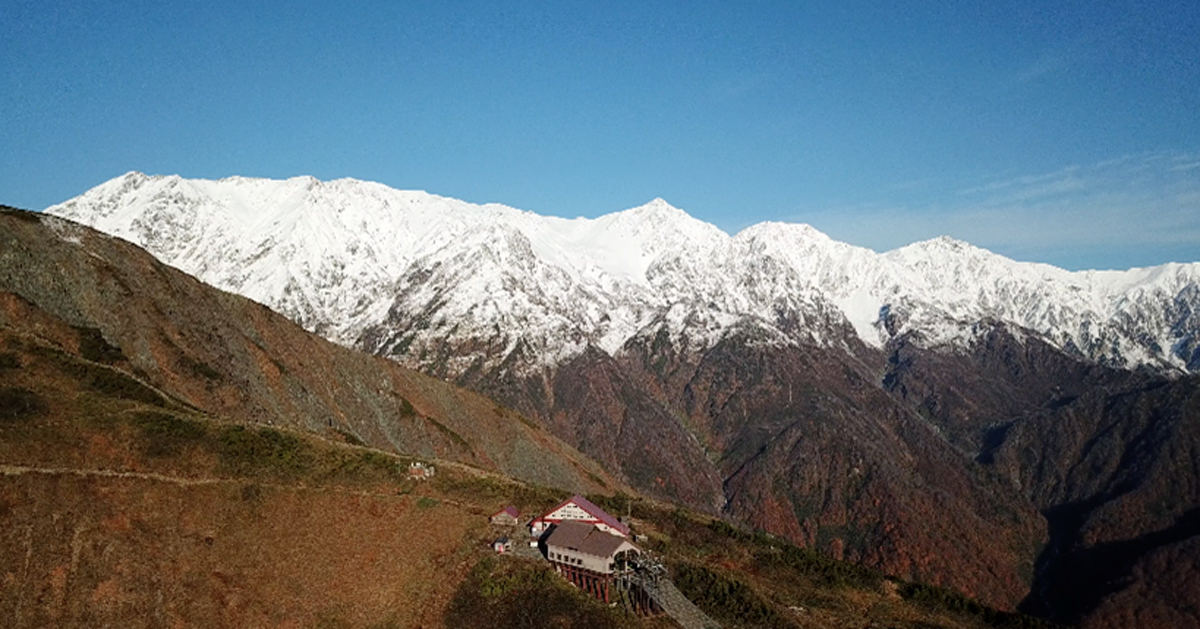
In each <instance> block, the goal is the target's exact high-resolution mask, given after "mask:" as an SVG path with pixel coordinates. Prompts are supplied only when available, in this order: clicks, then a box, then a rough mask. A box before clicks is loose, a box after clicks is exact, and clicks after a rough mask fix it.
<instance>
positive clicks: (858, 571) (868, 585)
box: [754, 544, 883, 591]
mask: <svg viewBox="0 0 1200 629" xmlns="http://www.w3.org/2000/svg"><path fill="white" fill-rule="evenodd" d="M754 556H755V558H756V559H757V560H758V561H760V562H762V563H763V564H764V565H771V564H776V565H782V566H784V567H787V568H790V569H791V570H794V571H796V572H799V573H800V574H804V575H807V576H809V577H811V578H813V579H815V580H816V581H817V582H819V583H822V584H824V585H828V586H833V587H851V588H856V589H859V590H872V591H874V590H878V589H879V587H880V585H882V583H883V573H881V572H879V571H878V570H875V569H873V568H868V567H866V566H863V565H860V564H856V563H851V562H849V561H837V560H835V559H832V558H830V557H827V556H825V555H823V554H821V553H819V552H817V551H815V550H812V549H811V548H799V547H797V546H793V545H791V544H783V545H781V546H780V547H779V549H778V551H777V552H772V551H771V550H770V549H761V548H760V549H758V550H757V552H755V554H754Z"/></svg>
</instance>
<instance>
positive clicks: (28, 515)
mask: <svg viewBox="0 0 1200 629" xmlns="http://www.w3.org/2000/svg"><path fill="white" fill-rule="evenodd" d="M0 383H2V384H0V625H2V626H5V627H14V628H24V627H44V626H63V627H100V626H114V627H151V626H153V627H157V626H204V627H245V626H280V627H310V626H317V627H442V626H447V627H455V628H456V629H457V628H461V627H544V626H556V627H579V628H584V627H586V628H589V629H591V628H604V627H614V628H616V627H634V626H642V627H659V628H661V627H668V626H671V625H670V623H668V622H666V621H665V619H663V618H652V619H646V620H638V619H635V618H632V617H627V616H624V615H622V614H620V613H619V612H618V611H617V610H615V609H612V608H606V607H604V606H602V605H600V604H598V603H596V602H595V601H593V600H591V599H588V598H587V597H585V596H584V595H582V594H581V593H580V592H579V591H578V590H575V589H573V588H572V587H570V586H569V585H567V584H566V582H565V581H564V580H562V579H561V578H559V577H557V576H556V575H554V574H553V573H552V572H550V571H549V570H548V567H547V565H546V563H545V562H542V561H539V560H536V559H522V558H518V557H501V558H493V556H492V555H491V552H490V550H489V549H488V548H487V542H488V541H489V540H490V539H491V538H492V537H493V536H494V535H496V534H497V532H496V531H494V530H492V529H491V528H490V527H489V525H488V524H487V516H488V515H489V514H490V513H492V512H493V511H495V509H496V508H497V506H499V505H503V504H514V505H516V506H517V507H518V508H519V509H520V511H521V512H522V513H527V514H528V513H537V512H540V511H541V510H544V509H546V508H548V507H549V506H550V505H552V504H555V503H556V502H557V501H558V500H559V499H560V498H561V497H562V496H563V493H562V492H560V491H553V490H547V489H544V488H539V487H534V486H530V485H526V484H523V483H519V482H515V481H511V480H508V479H504V478H502V477H499V476H497V475H494V474H491V473H488V472H484V471H481V470H474V469H471V468H468V467H466V466H462V465H458V464H454V463H450V462H444V461H433V462H432V463H433V464H435V465H436V466H437V469H438V473H437V475H436V476H435V477H434V478H433V479H431V480H428V481H415V480H411V479H409V478H407V474H406V469H407V464H408V462H409V461H410V459H406V458H400V457H395V456H392V455H387V454H383V453H380V452H379V451H376V450H371V449H367V448H363V447H358V446H353V445H347V444H344V443H334V442H329V441H326V440H324V439H321V438H318V437H315V436H313V435H312V434H310V433H308V432H306V431H299V430H288V429H279V428H271V427H262V426H259V427H253V426H246V425H244V424H240V423H234V422H228V421H220V420H217V419H215V418H213V417H212V416H209V415H207V414H205V413H202V412H200V411H197V410H195V409H192V408H190V407H189V406H187V405H186V404H184V403H182V402H181V401H179V400H176V399H173V398H171V397H167V396H163V395H162V394H160V393H159V392H157V391H155V390H154V389H152V388H149V387H146V386H145V385H143V384H141V383H140V382H139V381H137V380H135V379H133V378H130V377H129V376H128V375H126V374H123V373H122V372H120V371H118V370H114V369H111V368H109V367H106V366H102V365H99V364H97V363H94V362H91V361H88V360H86V359H83V358H80V357H77V356H74V355H72V354H70V353H67V352H64V351H62V350H60V349H58V348H56V347H55V346H53V345H51V344H50V343H48V342H46V341H44V340H42V339H40V338H36V337H31V336H28V335H22V334H17V333H15V332H14V331H12V330H0ZM593 497H594V498H595V499H596V500H598V501H601V502H604V503H605V504H606V505H607V506H608V507H609V508H610V509H613V510H617V508H618V507H619V506H621V505H626V506H627V508H629V507H628V506H629V505H631V506H632V509H633V512H634V514H635V518H634V520H633V524H634V525H635V526H636V527H637V529H638V530H639V531H641V532H643V533H645V534H647V535H648V536H649V539H648V540H647V541H646V542H645V544H646V546H647V547H649V548H651V549H652V550H654V551H656V552H658V553H661V555H662V556H663V557H664V558H665V559H666V560H667V561H668V563H669V564H670V565H672V566H673V576H674V578H675V579H676V580H677V581H678V582H679V584H680V587H682V588H686V590H687V591H688V593H689V596H692V597H694V598H695V599H696V600H697V601H698V602H699V604H701V605H702V606H704V607H705V609H706V610H708V611H709V613H712V614H714V615H717V616H719V617H721V618H723V619H724V620H725V622H726V626H730V627H761V626H773V627H823V626H889V627H909V628H916V627H922V628H931V627H944V628H949V627H985V626H1025V623H1027V622H1028V621H1029V619H1023V618H1020V617H1016V616H1012V615H1008V614H1003V613H999V612H995V611H994V610H988V609H986V608H983V607H981V606H979V605H978V604H977V603H975V602H973V601H970V600H968V599H965V598H963V597H961V596H959V595H956V594H954V593H950V592H944V591H940V590H936V589H931V588H928V587H925V586H918V585H915V584H908V583H903V582H898V581H895V580H886V579H884V578H883V577H882V576H881V575H879V574H878V573H874V572H871V571H869V570H865V569H863V568H861V567H857V566H853V565H850V564H845V563H841V562H834V561H831V560H828V559H826V558H823V557H821V556H820V555H817V554H814V553H809V552H807V551H803V550H802V549H798V548H795V547H792V546H789V545H787V544H785V543H783V542H781V541H780V540H777V539H773V538H769V537H765V536H751V535H748V534H746V533H742V532H739V531H736V530H734V529H732V528H730V527H729V526H728V525H726V524H724V523H721V522H718V521H713V520H710V519H708V518H704V517H698V516H696V515H695V514H691V513H688V512H686V511H683V510H680V509H672V508H667V507H663V506H661V505H658V504H656V503H653V502H649V501H646V500H644V499H640V498H636V497H634V498H632V499H626V498H624V497H617V498H605V497H603V496H593Z"/></svg>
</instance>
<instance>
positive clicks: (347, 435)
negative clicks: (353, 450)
mask: <svg viewBox="0 0 1200 629" xmlns="http://www.w3.org/2000/svg"><path fill="white" fill-rule="evenodd" d="M333 431H334V432H336V433H337V434H339V435H341V437H342V439H344V440H345V441H346V443H348V444H350V445H352V446H365V445H367V444H366V442H364V441H363V440H362V439H359V438H358V435H356V434H354V433H352V432H350V431H349V430H345V429H343V428H334V429H333Z"/></svg>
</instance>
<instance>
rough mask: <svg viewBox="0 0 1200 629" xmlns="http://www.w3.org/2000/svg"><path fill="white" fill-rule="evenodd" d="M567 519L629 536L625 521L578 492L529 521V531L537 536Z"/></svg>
mask: <svg viewBox="0 0 1200 629" xmlns="http://www.w3.org/2000/svg"><path fill="white" fill-rule="evenodd" d="M567 521H575V522H584V523H587V524H591V525H593V526H595V527H596V528H598V529H600V530H601V531H604V532H606V533H611V534H614V535H619V536H621V537H629V527H628V526H626V525H625V523H623V522H621V521H620V520H618V519H617V518H615V517H613V516H612V515H610V514H609V513H608V512H606V511H605V510H604V509H601V508H600V507H598V506H596V505H595V504H593V503H592V501H590V500H588V499H587V498H584V497H583V496H580V495H578V494H576V495H574V496H571V497H570V498H568V499H566V500H564V501H562V502H560V503H559V504H558V506H556V507H554V508H553V509H550V510H549V511H547V512H546V514H545V515H542V516H539V517H536V518H534V519H533V520H532V521H530V522H529V533H530V534H531V535H533V536H534V537H539V536H541V535H542V534H543V533H545V532H546V530H547V529H549V528H550V526H551V525H554V524H560V523H563V522H567Z"/></svg>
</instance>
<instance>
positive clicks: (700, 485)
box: [47, 173, 1200, 627]
mask: <svg viewBox="0 0 1200 629" xmlns="http://www.w3.org/2000/svg"><path fill="white" fill-rule="evenodd" d="M47 212H48V213H50V214H54V215H58V216H61V217H65V218H70V219H72V220H75V221H78V222H81V223H84V224H87V225H91V226H94V227H96V228H97V229H100V230H101V231H105V232H108V233H110V234H113V235H117V236H120V237H122V238H126V239H128V240H130V241H132V242H134V243H136V244H138V245H140V246H142V247H145V248H146V249H147V250H149V251H150V252H151V253H153V254H154V255H155V256H157V257H158V258H159V259H161V260H163V261H165V262H167V263H168V264H171V265H173V266H176V267H178V268H180V269H182V270H184V271H186V272H188V273H191V274H194V275H196V276H197V277H199V278H200V279H202V280H204V281H206V282H209V283H212V284H214V285H216V286H218V287H221V288H224V289H226V290H229V291H232V292H236V293H239V294H242V295H245V296H247V297H250V298H252V299H254V300H256V301H259V302H261V303H263V304H265V305H267V306H269V307H270V308H272V309H274V310H276V311H278V312H280V313H282V314H284V315H286V316H287V317H289V318H291V319H293V320H295V321H296V322H298V323H300V324H301V325H302V326H304V327H305V328H307V329H309V330H311V331H314V332H317V333H318V334H321V335H323V336H325V337H327V338H329V339H331V340H334V341H336V342H337V343H340V344H342V345H346V346H350V347H354V348H358V349H362V350H365V351H368V352H371V353H375V354H378V355H381V356H386V357H388V358H392V359H394V360H395V361H397V362H400V363H402V364H404V365H407V366H409V367H413V368H416V369H418V370H420V371H423V372H425V373H427V374H430V375H434V376H437V377H440V378H443V379H447V380H450V381H452V382H455V383H457V384H461V385H464V386H467V387H470V388H472V389H475V390H476V391H479V392H481V393H484V394H486V395H488V396H490V397H493V398H494V399H497V400H499V401H500V402H502V403H504V404H506V405H509V406H511V407H514V408H516V409H518V410H519V411H521V412H523V413H524V414H525V415H527V416H528V417H531V418H533V419H534V420H535V421H536V422H538V423H540V424H541V425H542V426H544V427H545V428H547V429H548V430H549V431H550V432H552V433H553V434H555V435H556V436H558V437H559V438H561V439H563V440H565V441H566V442H567V443H569V444H571V445H573V446H575V447H577V448H579V449H580V450H582V451H583V452H584V453H586V454H588V455H589V456H591V457H592V458H594V459H596V460H597V461H599V462H600V463H602V464H604V465H605V467H606V468H607V470H608V471H609V472H611V473H612V474H613V475H615V476H616V477H617V478H619V479H620V480H621V481H622V482H628V483H630V484H631V485H633V486H634V487H637V488H638V489H639V490H641V491H643V492H646V493H648V494H651V495H657V496H660V497H663V498H668V499H672V500H677V501H681V502H684V503H687V504H689V505H693V506H695V507H697V508H700V509H703V510H706V511H709V512H711V513H714V514H720V515H722V516H723V517H726V518H730V519H732V520H737V521H741V522H744V523H746V524H749V525H752V526H755V527H758V528H762V529H765V530H768V531H771V532H773V533H776V534H779V535H784V536H786V537H788V538H789V539H791V540H793V541H796V542H798V543H801V544H804V545H808V546H812V547H815V548H819V549H821V550H822V551H824V552H827V553H829V554H831V555H834V556H836V557H846V558H849V559H853V560H857V561H862V562H865V563H868V564H871V565H874V566H877V567H880V568H882V569H884V570H886V571H888V572H890V573H893V574H897V575H901V576H908V577H914V578H919V579H923V580H931V581H934V582H936V583H941V584H946V585H950V586H953V587H956V588H959V589H961V590H963V591H966V592H968V593H970V594H973V595H975V596H978V597H980V598H982V599H984V600H986V601H988V602H990V603H993V604H996V605H998V606H1002V607H1016V606H1020V607H1021V608H1022V609H1026V610H1029V611H1032V612H1035V613H1037V614H1039V615H1042V616H1045V617H1048V618H1052V619H1056V620H1062V621H1067V622H1084V623H1085V624H1087V625H1089V626H1113V627H1116V626H1122V625H1123V624H1126V623H1127V622H1128V621H1129V619H1131V618H1135V619H1138V622H1140V623H1141V624H1147V625H1154V624H1158V625H1161V626H1174V625H1178V624H1179V623H1181V622H1182V623H1183V624H1188V622H1190V621H1196V622H1200V616H1198V615H1197V614H1198V613H1200V612H1197V611H1196V610H1194V609H1192V610H1190V611H1189V609H1188V608H1186V606H1181V605H1178V604H1176V603H1173V602H1172V601H1177V600H1179V599H1180V598H1181V595H1180V593H1181V592H1187V591H1192V590H1194V588H1196V587H1198V586H1200V565H1198V560H1197V557H1200V553H1196V552H1195V549H1196V548H1197V546H1196V545H1197V543H1200V528H1198V527H1197V526H1196V521H1197V518H1196V513H1198V512H1200V511H1197V509H1198V508H1200V463H1197V462H1198V461H1200V384H1198V382H1200V376H1196V375H1193V374H1194V372H1196V371H1197V370H1200V349H1198V339H1200V336H1198V335H1197V332H1198V331H1200V264H1195V263H1193V264H1168V265H1163V266H1159V267H1154V268H1149V269H1134V270H1129V271H1084V272H1068V271H1065V270H1062V269H1058V268H1055V267H1051V266H1047V265H1041V264H1030V263H1020V262H1015V261H1012V260H1009V259H1006V258H1003V257H1001V256H998V255H995V254H992V253H990V252H987V251H985V250H982V249H979V248H976V247H973V246H971V245H969V244H966V243H962V242H958V241H954V240H950V239H946V238H940V239H935V240H931V241H926V242H922V243H917V244H914V245H910V246H907V247H904V248H901V249H898V250H895V251H891V252H887V253H883V254H879V253H875V252H873V251H870V250H867V249H862V248H857V247H853V246H851V245H848V244H844V243H839V242H836V241H833V240H831V239H829V238H828V237H826V236H824V235H823V234H821V233H820V232H818V231H816V230H814V229H812V228H811V227H808V226H804V225H786V224H777V223H765V224H760V225H755V226H753V227H750V228H747V229H746V230H743V231H742V232H740V233H738V234H737V235H734V236H729V235H727V234H725V233H723V232H721V231H720V230H719V229H717V228H716V227H714V226H712V225H709V224H706V223H703V222H701V221H697V220H695V219H693V218H691V217H690V216H688V215H687V214H686V213H684V212H682V211H681V210H678V209H676V208H673V207H671V206H670V205H669V204H667V203H666V202H665V201H662V200H655V201H653V202H651V203H649V204H647V205H645V206H642V207H639V208H634V209H631V210H626V211H623V212H618V213H615V214H609V215H606V216H602V217H600V218H597V219H573V220H568V219H561V218H551V217H543V216H539V215H536V214H532V213H529V212H522V211H520V210H516V209H513V208H508V207H504V206H498V205H483V206H479V205H473V204H469V203H465V202H462V201H457V200H453V199H448V198H443V197H437V196H434V195H430V194H427V193H423V192H404V191H397V190H393V189H390V188H387V187H386V186H382V185H380V184H374V183H366V182H361V181H355V180H338V181H332V182H320V181H317V180H315V179H312V178H294V179H289V180H286V181H269V180H257V179H245V178H236V177H235V178H228V179H223V180H220V181H201V180H187V179H181V178H179V177H148V176H146V175H142V174H140V173H130V174H127V175H125V176H122V177H119V178H117V179H114V180H112V181H110V182H107V183H105V184H102V185H100V186H98V187H96V188H94V189H92V190H90V191H88V192H86V193H85V194H83V195H82V196H80V197H78V198H76V199H73V200H71V201H68V202H66V203H63V204H61V205H57V206H54V207H51V208H48V209H47ZM1164 562H1166V563H1168V564H1170V565H1171V566H1172V569H1171V571H1170V576H1165V575H1167V572H1165V571H1164V570H1162V569H1160V567H1159V566H1161V565H1163V564H1164ZM1183 598H1186V597H1183ZM1189 619H1191V620H1189Z"/></svg>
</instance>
